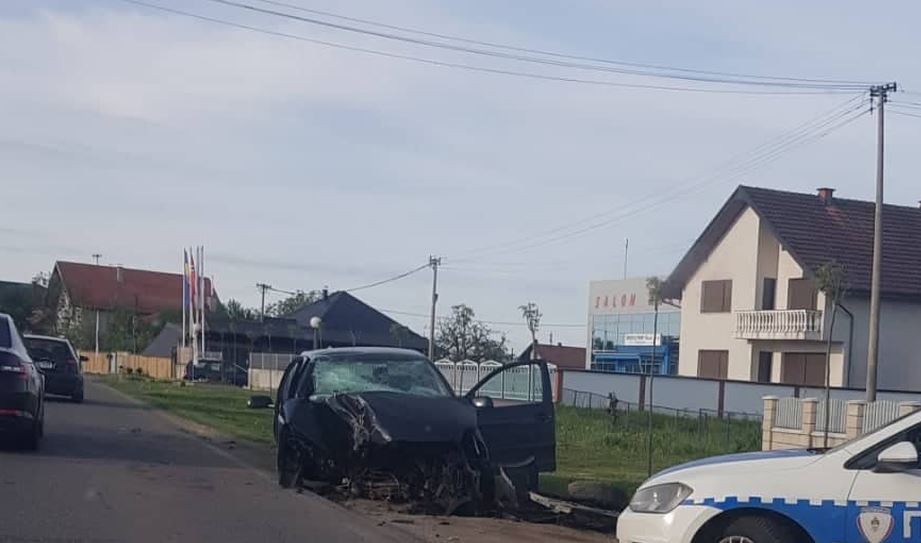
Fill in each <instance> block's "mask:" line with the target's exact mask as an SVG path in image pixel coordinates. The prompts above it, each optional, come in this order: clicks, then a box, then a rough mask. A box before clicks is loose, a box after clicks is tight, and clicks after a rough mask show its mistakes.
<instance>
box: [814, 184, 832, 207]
mask: <svg viewBox="0 0 921 543" xmlns="http://www.w3.org/2000/svg"><path fill="white" fill-rule="evenodd" d="M816 191H817V193H818V196H819V200H822V202H823V203H824V204H825V205H831V200H832V198H833V197H834V195H835V189H833V188H831V187H819V188H818V189H816Z"/></svg>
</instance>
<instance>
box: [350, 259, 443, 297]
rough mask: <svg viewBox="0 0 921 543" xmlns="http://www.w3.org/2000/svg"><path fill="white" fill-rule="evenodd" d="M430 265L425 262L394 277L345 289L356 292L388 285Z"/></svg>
mask: <svg viewBox="0 0 921 543" xmlns="http://www.w3.org/2000/svg"><path fill="white" fill-rule="evenodd" d="M429 266H430V264H428V263H425V264H423V265H421V266H419V267H417V268H413V269H411V270H409V271H406V272H403V273H401V274H398V275H394V276H393V277H388V278H387V279H381V280H380V281H375V282H373V283H368V284H367V285H360V286H357V287H352V288H347V289H345V292H355V291H358V290H365V289H369V288H374V287H378V286H380V285H386V284H387V283H392V282H393V281H399V280H400V279H403V278H404V277H409V276H410V275H412V274H414V273H417V272H419V271H422V270H424V269H425V268H428V267H429Z"/></svg>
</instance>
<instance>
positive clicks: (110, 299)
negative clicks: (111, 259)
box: [47, 261, 216, 334]
mask: <svg viewBox="0 0 921 543" xmlns="http://www.w3.org/2000/svg"><path fill="white" fill-rule="evenodd" d="M205 297H206V300H207V301H208V303H209V305H210V304H214V303H215V302H216V296H215V294H214V292H213V289H212V285H211V281H210V280H208V279H206V280H205ZM47 301H48V303H49V304H50V305H51V307H53V308H54V311H55V319H54V331H55V333H58V334H64V333H67V332H68V331H72V330H78V329H81V327H84V326H86V325H87V322H88V321H86V318H87V315H88V314H89V315H91V317H90V318H92V319H93V323H94V324H95V314H96V312H97V311H98V312H99V324H100V330H102V331H105V330H106V329H107V327H108V325H109V323H110V321H111V316H112V314H113V312H115V311H116V310H124V311H128V312H130V313H132V314H135V315H138V316H139V317H141V318H149V317H154V316H156V315H159V314H162V313H175V314H178V313H180V312H181V311H182V275H181V274H178V273H164V272H156V271H149V270H138V269H132V268H124V267H121V266H97V265H94V264H83V263H78V262H63V261H59V262H57V263H55V265H54V271H53V272H52V274H51V279H50V280H49V282H48V296H47Z"/></svg>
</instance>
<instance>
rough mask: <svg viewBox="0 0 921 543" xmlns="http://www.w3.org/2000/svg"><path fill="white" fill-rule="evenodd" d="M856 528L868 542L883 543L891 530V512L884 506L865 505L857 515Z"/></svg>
mask: <svg viewBox="0 0 921 543" xmlns="http://www.w3.org/2000/svg"><path fill="white" fill-rule="evenodd" d="M857 528H859V529H860V535H862V536H863V538H864V539H866V540H867V542H868V543H883V541H886V538H888V537H889V534H890V533H891V532H892V512H891V511H890V510H889V509H886V508H885V507H865V508H863V509H861V510H860V514H859V515H857Z"/></svg>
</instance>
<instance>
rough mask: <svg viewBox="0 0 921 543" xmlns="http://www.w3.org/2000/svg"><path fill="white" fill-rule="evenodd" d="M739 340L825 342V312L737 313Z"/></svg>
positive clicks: (794, 310)
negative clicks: (823, 319)
mask: <svg viewBox="0 0 921 543" xmlns="http://www.w3.org/2000/svg"><path fill="white" fill-rule="evenodd" d="M735 317H736V330H735V333H736V337H737V338H739V339H801V340H810V341H818V340H821V339H822V312H821V311H815V310H812V309H786V310H783V309H781V310H770V311H736V313H735Z"/></svg>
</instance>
